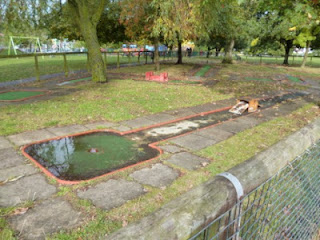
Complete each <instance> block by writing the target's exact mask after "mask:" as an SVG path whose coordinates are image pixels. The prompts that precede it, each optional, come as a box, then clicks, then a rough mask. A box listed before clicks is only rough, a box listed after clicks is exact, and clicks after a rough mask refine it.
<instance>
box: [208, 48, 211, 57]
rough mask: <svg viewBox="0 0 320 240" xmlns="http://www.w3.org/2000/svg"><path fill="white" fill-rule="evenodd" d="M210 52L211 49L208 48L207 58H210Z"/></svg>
mask: <svg viewBox="0 0 320 240" xmlns="http://www.w3.org/2000/svg"><path fill="white" fill-rule="evenodd" d="M210 50H211V48H210V47H208V52H207V58H209V56H210Z"/></svg>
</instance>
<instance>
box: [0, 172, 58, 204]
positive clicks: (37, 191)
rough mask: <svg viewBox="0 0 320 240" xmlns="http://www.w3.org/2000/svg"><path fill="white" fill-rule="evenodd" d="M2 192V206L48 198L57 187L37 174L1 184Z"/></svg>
mask: <svg viewBox="0 0 320 240" xmlns="http://www.w3.org/2000/svg"><path fill="white" fill-rule="evenodd" d="M0 192H1V194H0V207H9V206H15V205H17V204H20V203H22V202H24V201H27V200H38V199H45V198H48V197H50V196H51V195H52V194H54V193H55V192H56V187H54V186H52V185H50V184H48V183H47V182H46V179H45V177H44V176H42V175H41V174H35V175H31V176H27V177H23V178H21V179H19V180H17V181H15V182H10V183H6V184H4V185H2V186H0Z"/></svg>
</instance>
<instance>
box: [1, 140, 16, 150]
mask: <svg viewBox="0 0 320 240" xmlns="http://www.w3.org/2000/svg"><path fill="white" fill-rule="evenodd" d="M10 147H13V145H12V144H11V143H10V142H9V141H8V140H7V139H6V138H5V137H0V150H1V149H5V148H10Z"/></svg>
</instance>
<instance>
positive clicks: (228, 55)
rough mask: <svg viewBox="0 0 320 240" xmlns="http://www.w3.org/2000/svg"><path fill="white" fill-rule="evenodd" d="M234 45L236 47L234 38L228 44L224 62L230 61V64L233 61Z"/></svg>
mask: <svg viewBox="0 0 320 240" xmlns="http://www.w3.org/2000/svg"><path fill="white" fill-rule="evenodd" d="M233 47H234V39H231V41H230V42H228V43H227V44H226V47H225V55H224V58H223V60H222V63H228V64H231V63H232V50H233Z"/></svg>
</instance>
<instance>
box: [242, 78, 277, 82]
mask: <svg viewBox="0 0 320 240" xmlns="http://www.w3.org/2000/svg"><path fill="white" fill-rule="evenodd" d="M246 80H249V81H262V82H272V80H271V79H269V78H256V77H246Z"/></svg>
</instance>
